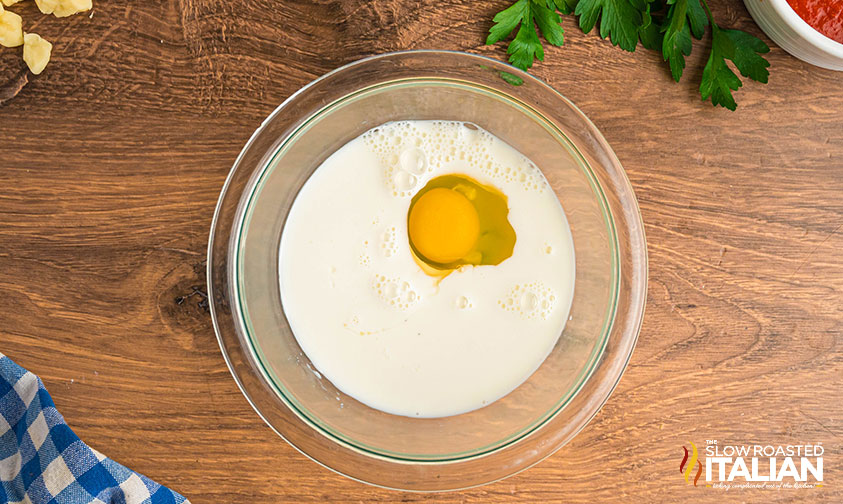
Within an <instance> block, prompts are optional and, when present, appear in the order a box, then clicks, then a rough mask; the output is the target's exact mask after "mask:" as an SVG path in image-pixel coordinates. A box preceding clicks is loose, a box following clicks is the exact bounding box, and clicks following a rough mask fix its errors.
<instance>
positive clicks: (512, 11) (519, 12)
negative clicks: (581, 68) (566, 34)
mask: <svg viewBox="0 0 843 504" xmlns="http://www.w3.org/2000/svg"><path fill="white" fill-rule="evenodd" d="M554 1H555V0H518V1H517V2H515V3H514V4H512V5H511V6H509V7H508V8H507V9H504V10H502V11H500V12H498V13H497V14H496V15H495V17H494V18H493V19H492V21H494V22H495V24H494V25H493V26H492V27H491V28H490V29H489V36H488V37H487V38H486V43H487V44H494V43H495V42H498V41H500V40H503V39H504V38H506V37H508V36H509V35H510V34H511V33H512V32H513V31H514V30H515V27H516V26H518V25H519V24H520V25H521V26H520V28H519V29H518V33H516V35H515V38H514V39H512V41H511V42H510V43H509V48H508V49H507V51H506V52H507V53H508V54H509V62H510V63H512V64H513V65H514V66H516V67H518V68H520V69H522V70H526V69H528V68H530V67H531V66H533V61H534V60H536V59H538V60H544V48H543V47H542V43H541V40H540V39H539V36H538V33H536V27H535V25H536V24H537V25H538V27H539V29H540V30H541V32H542V35H544V38H545V39H546V40H547V41H548V42H550V43H551V44H553V45H557V46H560V45H562V44H563V42H564V38H563V30H562V26H560V23H561V22H562V18H561V17H559V14H557V13H556V10H555V9H556V4H555V3H554ZM559 1H561V2H564V1H568V0H559ZM534 23H535V24H534Z"/></svg>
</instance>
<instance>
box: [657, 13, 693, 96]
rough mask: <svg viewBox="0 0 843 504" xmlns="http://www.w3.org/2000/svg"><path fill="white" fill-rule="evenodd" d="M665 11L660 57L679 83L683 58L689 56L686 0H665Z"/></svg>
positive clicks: (683, 68)
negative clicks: (666, 7) (666, 4)
mask: <svg viewBox="0 0 843 504" xmlns="http://www.w3.org/2000/svg"><path fill="white" fill-rule="evenodd" d="M667 3H668V4H671V5H670V7H668V10H667V17H666V18H665V25H664V27H663V28H662V32H663V33H664V39H662V57H664V60H665V61H667V62H668V64H670V74H671V75H672V76H673V80H675V81H676V82H679V79H680V78H681V77H682V71H683V70H685V56H688V55H690V54H691V47H692V45H693V44H692V43H691V29H690V28H689V27H688V0H667Z"/></svg>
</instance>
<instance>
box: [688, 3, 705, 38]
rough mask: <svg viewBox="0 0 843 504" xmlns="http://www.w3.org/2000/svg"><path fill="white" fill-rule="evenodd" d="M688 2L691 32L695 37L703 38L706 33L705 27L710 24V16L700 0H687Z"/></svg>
mask: <svg viewBox="0 0 843 504" xmlns="http://www.w3.org/2000/svg"><path fill="white" fill-rule="evenodd" d="M685 1H686V2H687V3H688V21H689V22H690V23H691V33H693V34H694V38H696V39H697V40H702V38H703V35H705V27H706V26H708V17H706V15H705V10H704V9H703V7H702V5H700V0H685Z"/></svg>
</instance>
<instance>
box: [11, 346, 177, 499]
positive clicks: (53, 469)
mask: <svg viewBox="0 0 843 504" xmlns="http://www.w3.org/2000/svg"><path fill="white" fill-rule="evenodd" d="M0 503H9V504H24V503H26V504H29V503H32V504H88V503H91V504H159V503H161V504H164V503H167V504H181V503H188V504H189V502H188V501H187V499H185V498H184V497H182V496H181V495H179V494H177V493H175V492H173V491H172V490H170V489H168V488H166V487H163V486H161V485H159V484H158V483H155V482H154V481H151V480H150V479H148V478H146V477H145V476H141V475H140V474H138V473H136V472H134V471H132V470H130V469H127V468H125V467H123V466H122V465H120V464H118V463H117V462H115V461H113V460H111V459H109V458H106V457H105V456H104V455H102V454H100V453H99V452H97V451H96V450H93V449H92V448H90V447H89V446H88V445H86V444H85V443H83V442H82V441H81V440H80V439H79V437H77V436H76V434H74V433H73V431H72V430H70V427H68V426H67V424H66V423H65V421H64V418H62V416H61V415H60V414H59V412H58V411H56V406H55V404H53V400H52V399H51V398H50V394H49V393H47V389H45V388H44V384H43V383H41V379H40V378H38V377H37V376H35V375H34V374H32V373H30V372H29V371H27V370H25V369H23V368H22V367H20V366H18V365H17V364H15V363H14V362H12V360H11V359H9V358H8V357H6V356H5V355H3V354H2V353H0Z"/></svg>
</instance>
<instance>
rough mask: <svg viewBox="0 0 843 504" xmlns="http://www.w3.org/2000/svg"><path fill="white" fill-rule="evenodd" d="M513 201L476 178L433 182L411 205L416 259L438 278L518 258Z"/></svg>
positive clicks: (442, 178)
mask: <svg viewBox="0 0 843 504" xmlns="http://www.w3.org/2000/svg"><path fill="white" fill-rule="evenodd" d="M508 214H509V207H508V206H507V198H506V195H504V194H503V193H502V192H501V191H499V190H498V189H496V188H494V187H492V186H488V185H483V184H481V183H479V182H477V181H476V180H474V179H473V178H471V177H468V176H466V175H461V174H451V175H443V176H440V177H436V178H434V179H432V180H431V181H429V182H428V183H427V184H426V185H425V186H424V187H423V188H422V189H421V190H420V191H419V192H418V193H416V195H415V196H413V199H412V201H411V202H410V209H409V211H408V213H407V232H408V235H409V236H408V238H409V241H410V248H411V250H412V251H413V256H414V259H415V260H416V262H417V263H418V264H419V266H421V267H422V269H423V270H424V271H425V272H426V273H428V274H430V275H433V276H440V277H442V276H445V275H448V274H449V273H450V272H451V271H453V270H454V269H456V268H459V267H460V266H463V265H469V264H470V265H495V264H500V263H501V262H502V261H503V260H505V259H507V258H508V257H510V256H511V255H512V251H513V249H514V247H515V230H514V229H513V228H512V226H511V225H510V223H509V219H508Z"/></svg>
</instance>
